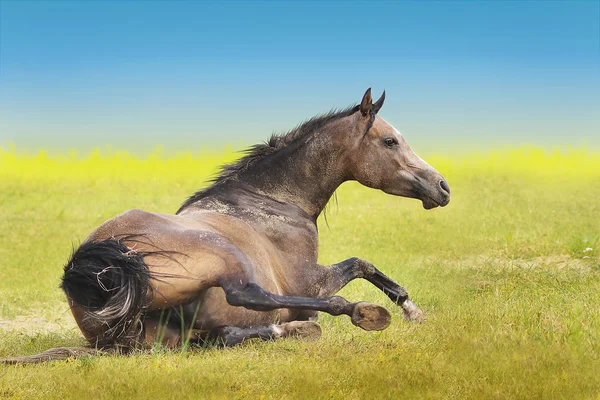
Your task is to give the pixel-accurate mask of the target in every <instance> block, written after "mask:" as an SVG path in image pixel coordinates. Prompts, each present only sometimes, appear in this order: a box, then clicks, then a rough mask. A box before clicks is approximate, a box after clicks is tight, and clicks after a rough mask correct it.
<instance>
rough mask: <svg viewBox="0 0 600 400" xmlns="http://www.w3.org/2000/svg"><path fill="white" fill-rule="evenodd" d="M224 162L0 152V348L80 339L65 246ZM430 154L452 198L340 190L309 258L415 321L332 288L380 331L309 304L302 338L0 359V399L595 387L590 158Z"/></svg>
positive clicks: (188, 188) (421, 394)
mask: <svg viewBox="0 0 600 400" xmlns="http://www.w3.org/2000/svg"><path fill="white" fill-rule="evenodd" d="M234 157H235V155H234V154H233V153H232V152H230V151H225V152H213V153H206V154H196V155H192V154H180V155H177V156H168V157H167V156H164V155H161V153H160V152H155V153H153V154H152V155H150V156H148V157H147V158H143V159H142V158H135V157H132V156H129V155H127V154H126V153H118V152H113V153H108V154H102V153H100V152H97V153H94V154H92V155H89V156H86V157H80V156H78V155H76V154H74V153H71V154H69V155H67V156H58V155H47V154H43V153H41V154H32V155H27V154H19V153H18V152H17V151H16V150H15V149H8V150H0V221H1V227H2V229H0V260H1V261H0V271H1V272H0V274H1V275H0V276H1V279H0V313H1V314H0V319H1V321H2V322H3V324H2V325H0V326H5V327H8V328H7V329H4V330H0V333H1V336H0V357H7V356H12V355H24V354H32V353H36V352H40V351H43V350H46V349H48V348H51V347H56V346H74V345H80V344H82V343H83V341H82V339H81V335H80V334H79V332H78V331H77V329H76V328H75V327H74V324H73V321H72V318H71V317H70V315H69V312H68V311H67V305H66V303H65V301H64V298H63V295H62V293H61V292H60V290H59V289H58V288H57V286H58V283H59V280H60V276H61V272H62V265H63V263H64V262H65V261H66V259H67V257H68V256H69V254H70V251H71V244H72V242H75V243H77V242H78V241H80V240H82V239H84V238H85V237H86V236H87V234H89V232H90V231H91V230H92V229H94V228H95V227H96V226H97V225H99V224H100V223H101V222H103V221H104V220H106V219H108V218H110V217H112V216H114V215H116V214H118V213H120V212H122V211H124V210H126V209H130V208H143V209H146V210H150V211H161V212H174V211H175V210H176V209H177V207H178V206H179V204H180V203H181V202H182V201H183V199H185V197H186V196H188V195H189V194H190V193H192V192H193V191H194V190H196V189H197V188H199V187H200V186H202V184H203V182H204V181H205V180H206V179H207V178H208V177H209V176H210V175H211V174H212V173H213V172H214V169H215V166H216V165H218V164H220V163H222V162H224V161H227V160H231V159H232V158H234ZM426 159H427V160H428V161H430V163H431V164H432V165H434V166H435V167H436V168H437V169H438V170H439V171H440V172H442V173H443V174H444V175H445V176H446V178H447V179H448V181H449V183H450V186H451V188H452V193H453V198H452V201H451V203H450V205H449V206H448V207H446V208H444V209H435V210H432V211H425V210H423V209H422V207H421V205H420V203H419V202H417V201H415V200H407V199H400V198H395V197H391V196H387V195H384V194H382V193H379V192H376V191H373V190H369V189H366V188H362V187H360V186H359V185H357V184H352V183H348V184H344V185H343V186H342V187H341V188H340V190H339V192H338V199H339V204H338V205H337V206H335V205H333V206H332V207H330V209H329V212H328V225H326V224H325V223H324V221H320V235H321V236H320V239H321V250H320V258H321V261H322V262H323V263H333V262H336V261H340V260H342V259H345V258H348V257H351V256H359V257H362V258H366V259H369V260H370V261H372V262H373V263H374V264H375V265H377V266H378V267H379V268H380V269H382V270H383V271H384V272H386V273H387V274H388V275H389V276H391V277H392V278H394V279H395V280H397V281H398V282H399V283H401V284H403V285H404V286H405V287H407V288H408V290H409V292H410V293H411V296H412V297H413V299H414V301H415V303H417V304H418V305H419V306H420V307H421V308H422V309H423V310H424V311H425V312H426V314H427V315H428V321H427V322H426V323H425V324H421V325H416V324H410V323H406V322H403V320H402V318H401V312H400V311H399V310H398V309H397V308H395V307H394V305H393V304H392V303H391V302H390V301H389V300H387V298H385V296H384V295H383V294H381V293H380V292H379V291H377V289H375V288H374V287H372V286H370V285H369V284H368V283H366V282H353V283H352V284H350V285H349V286H348V287H347V288H345V289H344V290H343V291H342V293H341V294H342V295H344V296H345V297H346V298H348V299H351V300H354V301H358V300H367V301H371V302H376V303H378V304H382V305H385V306H386V307H387V308H388V309H389V310H392V313H393V316H394V319H393V322H392V325H391V326H390V328H388V329H387V330H385V331H383V332H376V333H373V332H364V331H361V330H360V329H358V328H356V327H354V326H352V325H351V323H350V321H349V319H348V318H346V317H331V316H328V315H321V316H320V323H321V326H322V328H323V337H322V338H321V340H319V341H318V342H315V343H302V342H296V341H293V340H281V341H278V342H272V343H261V342H249V343H246V344H244V345H242V346H239V347H237V348H233V349H225V350H223V349H216V348H212V347H208V348H205V349H199V348H194V349H191V350H189V351H186V352H169V351H161V350H160V349H157V351H155V352H154V353H153V354H143V355H139V356H135V357H116V356H115V357H97V358H84V359H80V360H67V361H63V362H55V363H50V364H45V365H37V366H27V367H4V366H3V367H0V398H40V397H43V398H61V399H64V398H82V397H84V396H87V397H90V398H99V399H102V398H107V399H109V398H148V397H150V396H152V397H155V398H199V397H200V398H205V397H209V398H213V397H214V398H223V397H226V398H277V399H282V398H284V399H287V398H290V399H292V398H340V399H346V398H371V397H376V398H397V397H405V398H511V399H512V398H544V399H545V398H590V399H592V398H596V399H597V398H600V397H599V396H600V380H599V379H598V376H600V356H599V355H600V333H599V332H600V241H599V239H600V217H599V216H600V154H598V153H594V152H591V151H587V150H584V149H570V150H556V151H552V152H547V151H543V150H541V149H536V148H520V149H505V150H498V151H494V152H489V153H486V154H484V155H462V156H455V157H454V158H448V157H440V156H437V157H436V156H431V157H426Z"/></svg>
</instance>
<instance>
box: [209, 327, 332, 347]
mask: <svg viewBox="0 0 600 400" xmlns="http://www.w3.org/2000/svg"><path fill="white" fill-rule="evenodd" d="M320 337H321V326H320V325H319V324H318V323H316V322H313V321H292V322H286V323H283V324H279V325H268V326H259V327H252V328H237V327H234V326H220V327H217V328H214V329H212V330H211V331H210V333H209V335H208V337H207V338H206V339H205V340H208V341H213V342H217V343H218V344H222V345H224V346H226V347H230V346H236V345H238V344H240V343H243V342H244V341H246V340H248V339H255V338H257V339H261V340H264V341H269V340H276V339H280V338H294V339H299V340H305V341H315V340H318V339H319V338H320Z"/></svg>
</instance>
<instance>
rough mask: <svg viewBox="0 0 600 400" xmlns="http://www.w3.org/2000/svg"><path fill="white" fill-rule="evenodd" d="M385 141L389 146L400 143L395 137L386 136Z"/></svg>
mask: <svg viewBox="0 0 600 400" xmlns="http://www.w3.org/2000/svg"><path fill="white" fill-rule="evenodd" d="M383 143H384V144H385V145H386V146H387V147H393V146H395V145H397V144H398V141H397V140H396V139H395V138H385V139H383Z"/></svg>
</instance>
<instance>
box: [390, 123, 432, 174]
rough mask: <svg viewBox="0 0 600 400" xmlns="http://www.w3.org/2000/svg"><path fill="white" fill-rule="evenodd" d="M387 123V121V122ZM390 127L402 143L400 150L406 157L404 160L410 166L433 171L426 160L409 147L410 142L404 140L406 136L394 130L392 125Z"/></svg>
mask: <svg viewBox="0 0 600 400" xmlns="http://www.w3.org/2000/svg"><path fill="white" fill-rule="evenodd" d="M386 123H387V121H386ZM388 125H389V126H390V127H391V128H392V129H393V132H394V134H395V135H396V139H397V140H398V143H400V149H401V151H402V154H403V155H404V159H405V160H406V163H407V165H408V166H411V167H417V168H419V169H433V168H431V166H430V165H429V164H427V162H426V161H425V160H423V159H422V158H421V157H419V156H418V155H417V153H415V152H414V150H413V149H412V148H411V147H410V146H409V145H408V142H407V141H406V140H405V139H404V136H402V134H401V133H400V132H399V131H398V129H396V128H394V127H393V126H392V125H390V124H389V123H388Z"/></svg>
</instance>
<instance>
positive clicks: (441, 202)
mask: <svg viewBox="0 0 600 400" xmlns="http://www.w3.org/2000/svg"><path fill="white" fill-rule="evenodd" d="M421 182H422V181H421ZM427 182H428V184H427V185H423V184H422V185H421V188H420V189H421V190H419V192H420V193H419V194H420V196H419V198H420V199H421V201H422V202H423V208H424V209H426V210H431V209H432V208H435V207H445V206H447V205H448V203H450V186H449V185H448V182H446V179H444V177H443V176H441V175H439V177H436V179H434V180H433V182H432V181H431V180H427ZM430 182H431V183H430Z"/></svg>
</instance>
